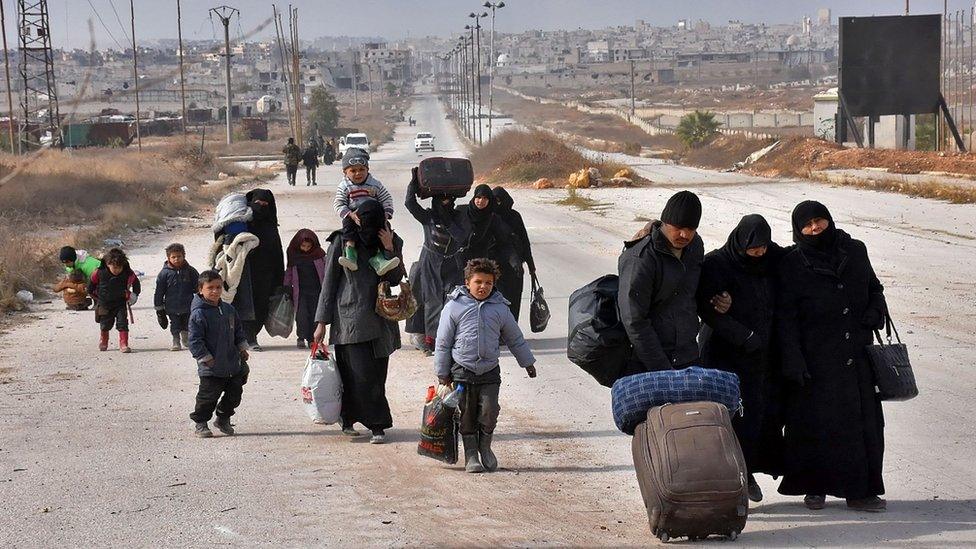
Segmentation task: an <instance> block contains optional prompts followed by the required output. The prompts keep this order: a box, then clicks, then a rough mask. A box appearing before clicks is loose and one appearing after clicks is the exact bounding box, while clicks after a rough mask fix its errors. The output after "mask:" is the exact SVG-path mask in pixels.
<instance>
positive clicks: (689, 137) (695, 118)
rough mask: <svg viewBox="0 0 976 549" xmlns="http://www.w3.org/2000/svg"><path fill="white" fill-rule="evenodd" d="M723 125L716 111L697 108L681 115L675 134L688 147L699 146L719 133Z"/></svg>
mask: <svg viewBox="0 0 976 549" xmlns="http://www.w3.org/2000/svg"><path fill="white" fill-rule="evenodd" d="M721 125H722V124H721V122H719V121H718V120H715V114H714V113H712V112H708V111H700V110H697V109H696V110H695V112H692V113H689V114H686V115H684V116H682V117H681V121H680V122H678V128H677V129H676V130H675V134H676V135H677V136H678V139H681V142H682V143H684V144H685V146H686V147H698V146H700V145H702V144H703V143H706V142H707V141H708V140H709V139H711V138H712V136H714V135H715V134H717V133H718V129H719V127H720V126H721Z"/></svg>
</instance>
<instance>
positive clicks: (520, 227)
mask: <svg viewBox="0 0 976 549" xmlns="http://www.w3.org/2000/svg"><path fill="white" fill-rule="evenodd" d="M492 194H493V195H495V202H496V204H497V206H498V209H497V210H496V211H495V214H496V215H497V216H498V217H499V218H500V219H501V220H502V221H503V222H504V223H505V226H506V227H508V229H509V235H508V241H509V242H511V246H510V248H511V251H512V253H511V254H510V255H509V258H508V261H505V263H503V264H502V278H501V280H500V281H499V289H500V290H501V292H502V295H504V296H505V297H506V298H508V300H509V301H510V302H511V305H510V308H511V310H512V314H513V315H515V320H518V318H519V312H520V311H521V309H522V289H523V287H524V282H525V270H524V269H523V267H522V264H523V263H524V264H526V265H528V267H529V273H530V274H535V260H534V259H533V258H532V243H531V242H529V233H528V231H527V230H526V229H525V222H524V221H523V220H522V215H521V214H520V213H518V212H517V211H516V210H514V209H512V206H514V205H515V200H513V199H512V196H511V195H510V194H508V191H506V190H505V189H504V188H502V187H495V188H494V190H492Z"/></svg>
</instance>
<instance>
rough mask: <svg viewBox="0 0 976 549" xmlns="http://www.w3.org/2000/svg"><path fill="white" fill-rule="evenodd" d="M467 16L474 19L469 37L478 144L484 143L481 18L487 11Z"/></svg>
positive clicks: (486, 15) (486, 14) (485, 15)
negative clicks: (473, 77)
mask: <svg viewBox="0 0 976 549" xmlns="http://www.w3.org/2000/svg"><path fill="white" fill-rule="evenodd" d="M468 17H470V18H472V19H474V26H473V27H472V28H471V37H472V41H473V42H474V47H475V57H474V67H475V77H476V80H475V86H476V91H477V92H478V111H477V112H478V144H479V145H481V144H483V143H484V140H483V139H482V126H483V125H484V124H483V123H482V120H481V118H482V112H481V105H482V101H481V18H482V17H488V12H483V13H475V12H472V13H471V14H469V15H468Z"/></svg>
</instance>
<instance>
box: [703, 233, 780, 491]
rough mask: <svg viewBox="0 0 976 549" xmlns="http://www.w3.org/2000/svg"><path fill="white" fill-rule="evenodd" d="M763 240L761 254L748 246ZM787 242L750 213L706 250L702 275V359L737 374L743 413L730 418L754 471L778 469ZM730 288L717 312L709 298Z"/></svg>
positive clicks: (748, 465) (751, 471) (755, 244)
mask: <svg viewBox="0 0 976 549" xmlns="http://www.w3.org/2000/svg"><path fill="white" fill-rule="evenodd" d="M758 246H766V254H765V255H764V256H762V257H761V258H751V257H749V256H748V255H747V254H746V253H745V252H746V250H747V249H748V248H753V247H758ZM782 255H783V249H782V248H780V247H779V246H778V245H777V244H776V243H775V242H773V241H772V238H771V231H770V228H769V224H768V223H767V222H766V220H765V219H763V217H762V216H760V215H747V216H745V217H743V218H742V220H741V221H740V222H739V225H738V226H737V227H736V228H735V230H733V231H732V233H731V234H730V235H729V238H728V241H727V242H726V244H725V246H724V247H722V248H719V249H717V250H713V251H711V252H709V253H708V254H706V255H705V260H704V261H703V262H702V273H701V279H700V281H699V283H698V294H697V298H698V314H699V315H700V316H701V318H702V320H703V321H704V324H703V326H702V331H701V336H700V337H699V341H700V343H701V345H702V349H701V355H702V363H703V364H704V365H705V366H706V367H708V368H716V369H719V370H725V371H728V372H733V373H735V374H736V375H737V376H739V387H740V390H741V393H742V404H743V410H744V413H743V414H741V415H740V414H737V415H735V417H733V418H732V427H733V428H734V429H735V433H736V435H737V436H738V438H739V443H740V444H741V446H742V453H743V454H744V455H745V458H746V465H747V467H748V469H749V473H750V474H753V473H769V474H773V475H779V474H781V471H780V469H781V465H780V452H781V451H782V425H781V423H780V421H779V414H778V406H777V403H778V402H779V395H778V391H779V386H780V384H779V383H778V382H777V379H776V377H775V376H778V372H779V360H778V356H779V353H778V350H777V347H776V345H775V343H774V341H773V317H774V314H775V311H776V284H775V275H776V266H777V263H778V262H779V260H780V259H781V257H782ZM722 292H728V293H729V294H730V295H731V296H732V307H731V309H729V311H728V312H727V313H726V314H719V313H717V312H716V311H715V308H714V307H713V306H712V304H711V303H710V300H711V298H712V297H713V296H715V295H717V294H720V293H722Z"/></svg>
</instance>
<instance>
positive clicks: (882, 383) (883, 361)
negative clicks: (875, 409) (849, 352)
mask: <svg viewBox="0 0 976 549" xmlns="http://www.w3.org/2000/svg"><path fill="white" fill-rule="evenodd" d="M892 334H894V336H895V341H896V342H897V343H892V339H891V335H892ZM874 336H875V337H876V338H877V340H878V343H877V345H875V344H871V345H868V346H867V347H866V348H865V350H866V351H867V354H868V360H869V361H870V362H871V368H872V369H873V370H874V384H875V391H876V392H877V393H878V397H879V398H880V399H881V400H911V399H913V398H915V397H917V396H918V385H916V384H915V372H913V371H912V365H911V361H910V360H909V358H908V348H907V347H906V346H905V344H904V343H902V342H901V338H900V337H899V336H898V329H897V328H895V323H894V322H892V320H891V314H890V313H889V312H888V307H887V306H885V340H882V339H881V332H879V331H878V330H875V331H874Z"/></svg>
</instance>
